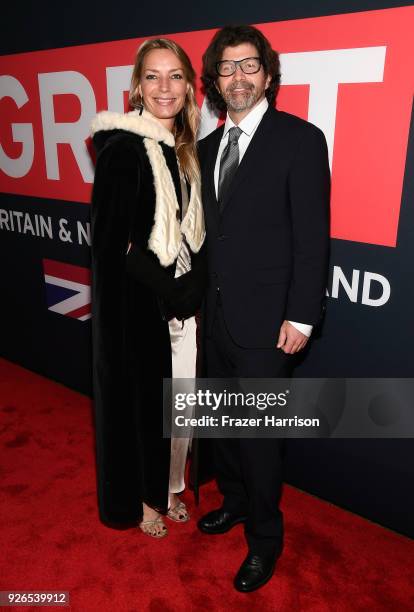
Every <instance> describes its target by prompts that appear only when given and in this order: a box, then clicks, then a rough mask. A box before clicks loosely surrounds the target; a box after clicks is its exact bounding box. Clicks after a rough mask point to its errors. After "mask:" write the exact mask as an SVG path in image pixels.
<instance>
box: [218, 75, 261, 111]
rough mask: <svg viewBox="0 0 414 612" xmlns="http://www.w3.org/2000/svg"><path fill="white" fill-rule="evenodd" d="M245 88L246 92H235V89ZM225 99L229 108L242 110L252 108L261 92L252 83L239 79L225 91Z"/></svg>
mask: <svg viewBox="0 0 414 612" xmlns="http://www.w3.org/2000/svg"><path fill="white" fill-rule="evenodd" d="M240 88H243V89H244V92H243V93H242V92H238V93H237V94H234V93H233V91H234V89H240ZM223 97H224V100H225V102H226V104H227V108H228V109H229V110H232V111H234V112H236V113H237V112H241V111H244V110H247V109H248V108H252V107H253V106H254V105H255V104H256V102H257V100H258V99H259V97H260V92H258V91H257V89H256V87H255V86H254V85H253V84H252V83H248V82H247V81H239V82H238V83H234V84H233V85H229V87H228V88H227V89H226V90H225V92H224V96H223Z"/></svg>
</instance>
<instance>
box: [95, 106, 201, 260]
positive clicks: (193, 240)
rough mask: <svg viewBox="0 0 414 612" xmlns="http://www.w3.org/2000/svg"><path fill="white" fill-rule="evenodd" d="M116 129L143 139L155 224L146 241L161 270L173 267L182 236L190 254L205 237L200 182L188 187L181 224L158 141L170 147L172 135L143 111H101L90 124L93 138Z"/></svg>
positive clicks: (167, 170)
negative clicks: (153, 195)
mask: <svg viewBox="0 0 414 612" xmlns="http://www.w3.org/2000/svg"><path fill="white" fill-rule="evenodd" d="M115 129H119V130H126V131H129V132H133V133H135V134H138V135H139V136H143V137H144V145H145V150H146V152H147V155H148V159H149V161H150V164H151V169H152V174H153V177H154V188H155V214H154V225H153V227H152V230H151V235H150V237H149V240H148V248H149V249H150V250H151V251H152V252H153V253H155V255H156V256H157V257H158V259H159V261H160V263H161V265H162V266H164V267H168V266H170V265H172V264H173V263H174V261H175V260H176V259H177V257H178V254H179V252H180V249H181V245H182V241H183V236H185V238H186V240H187V243H188V246H189V247H190V249H191V250H192V252H193V253H198V252H199V250H200V249H201V247H202V245H203V242H204V238H205V234H206V232H205V226H204V214H203V206H202V204H201V193H200V192H201V189H200V181H195V182H193V183H192V184H191V192H190V201H189V204H188V209H187V212H186V215H185V217H184V219H183V220H182V222H181V224H180V222H179V220H178V219H177V213H178V212H179V210H180V208H179V205H178V201H177V196H176V193H175V187H174V182H173V179H172V176H171V173H170V171H169V169H168V166H167V162H166V160H165V157H164V154H163V152H162V149H161V147H160V145H159V143H160V142H164V143H165V144H166V145H168V146H170V147H173V146H174V144H175V141H174V136H173V135H172V134H171V132H169V131H168V130H167V129H166V128H165V127H164V126H162V125H161V124H160V123H158V121H157V120H156V119H155V118H154V117H153V116H152V115H151V114H150V113H148V112H147V111H145V110H144V112H143V113H142V115H140V114H139V112H138V111H132V112H130V113H126V114H125V115H121V114H119V113H112V112H110V111H103V112H101V113H99V114H98V115H97V116H96V117H95V119H94V120H93V122H92V125H91V133H92V136H93V135H94V134H96V132H100V131H102V130H104V131H108V130H115Z"/></svg>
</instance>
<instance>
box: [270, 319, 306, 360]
mask: <svg viewBox="0 0 414 612" xmlns="http://www.w3.org/2000/svg"><path fill="white" fill-rule="evenodd" d="M308 340H309V338H308V337H307V336H305V335H304V334H302V332H300V331H299V330H298V329H296V327H293V325H291V324H290V323H289V321H283V323H282V326H281V328H280V332H279V339H278V341H277V348H280V349H282V351H283V352H284V353H286V354H288V355H293V354H294V353H297V352H298V351H301V350H302V349H303V348H304V347H305V346H306V343H307V341H308Z"/></svg>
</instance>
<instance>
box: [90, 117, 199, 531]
mask: <svg viewBox="0 0 414 612" xmlns="http://www.w3.org/2000/svg"><path fill="white" fill-rule="evenodd" d="M92 133H93V142H94V145H95V148H96V150H97V163H96V174H95V183H94V188H93V198H92V275H93V281H92V291H93V294H92V299H93V302H92V304H93V326H92V329H93V376H94V405H95V424H96V449H97V454H96V458H97V475H98V497H99V511H100V516H101V519H102V520H103V521H104V522H105V523H108V524H112V525H114V526H127V525H128V524H136V522H137V521H139V520H140V519H141V516H142V501H145V502H146V503H147V504H149V505H151V506H152V507H154V508H157V509H160V510H161V511H165V509H166V506H167V496H168V480H169V463H170V440H169V439H166V438H165V439H164V438H163V430H162V423H163V419H162V400H163V389H162V379H163V377H165V378H171V345H170V337H169V328H168V321H167V319H168V318H169V317H171V316H177V318H186V317H187V316H190V315H192V314H194V313H195V311H196V310H197V308H198V307H199V305H200V303H201V299H202V296H203V292H204V285H205V256H204V248H203V247H202V245H203V241H204V220H203V216H202V207H201V202H200V198H199V185H197V184H193V185H191V196H190V204H189V207H188V211H187V213H186V215H185V218H184V220H183V222H182V223H181V211H180V206H181V204H180V203H181V187H180V179H179V172H178V165H177V160H176V154H175V149H174V138H173V136H172V134H171V133H170V132H169V131H168V130H167V129H166V128H164V127H163V126H162V125H161V124H159V123H158V122H157V121H156V120H155V119H154V118H153V117H152V116H151V115H148V114H147V113H144V115H142V116H141V115H140V114H139V113H138V112H137V111H133V112H132V113H127V114H126V115H120V114H117V113H110V112H104V113H100V114H99V115H98V116H97V117H96V118H95V120H94V122H93V126H92ZM183 235H185V237H186V240H187V243H188V245H189V246H190V249H191V254H192V270H191V272H189V273H187V274H185V275H183V276H181V277H180V278H178V279H175V278H174V274H175V262H176V258H177V255H178V251H179V248H180V245H181V240H182V237H183Z"/></svg>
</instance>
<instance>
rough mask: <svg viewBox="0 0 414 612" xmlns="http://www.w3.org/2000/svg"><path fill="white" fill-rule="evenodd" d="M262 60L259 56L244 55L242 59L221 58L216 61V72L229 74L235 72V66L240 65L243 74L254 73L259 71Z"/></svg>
mask: <svg viewBox="0 0 414 612" xmlns="http://www.w3.org/2000/svg"><path fill="white" fill-rule="evenodd" d="M261 65H262V62H261V61H260V57H246V58H245V59H242V60H222V61H221V62H217V64H216V70H217V74H219V75H220V76H223V77H226V76H231V75H232V74H234V73H235V72H236V69H237V66H240V68H241V69H242V71H243V72H244V73H245V74H255V73H256V72H259V70H260V66H261Z"/></svg>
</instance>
